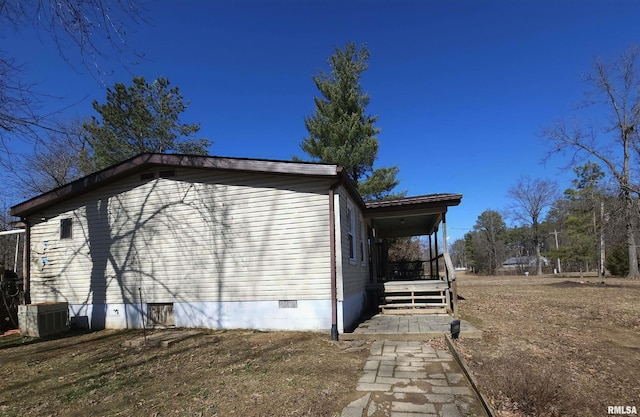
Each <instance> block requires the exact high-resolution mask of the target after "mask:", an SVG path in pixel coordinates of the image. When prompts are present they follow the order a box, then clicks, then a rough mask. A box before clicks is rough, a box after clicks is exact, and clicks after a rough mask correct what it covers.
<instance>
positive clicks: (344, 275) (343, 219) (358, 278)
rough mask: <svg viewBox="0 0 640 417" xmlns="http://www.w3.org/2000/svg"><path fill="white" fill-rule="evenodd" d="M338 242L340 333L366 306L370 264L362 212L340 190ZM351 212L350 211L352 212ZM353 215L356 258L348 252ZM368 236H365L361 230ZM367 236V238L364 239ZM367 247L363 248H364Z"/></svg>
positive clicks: (349, 325) (343, 191)
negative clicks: (350, 215) (350, 217)
mask: <svg viewBox="0 0 640 417" xmlns="http://www.w3.org/2000/svg"><path fill="white" fill-rule="evenodd" d="M338 194H339V207H340V209H339V214H340V216H339V219H337V221H339V226H340V227H339V233H337V235H339V237H340V238H339V240H338V237H336V241H339V242H340V245H339V246H340V250H339V253H337V254H336V256H337V257H338V262H337V267H338V274H337V275H338V300H339V301H340V304H341V308H340V309H339V316H341V317H342V319H341V320H339V322H340V323H341V324H342V326H343V327H342V328H341V329H340V330H341V331H344V328H350V327H351V326H352V325H353V324H354V322H355V321H356V320H357V319H358V318H359V317H360V314H361V313H362V311H363V309H364V307H365V303H366V286H367V282H368V281H369V264H368V253H367V250H368V248H367V244H366V243H367V242H366V224H365V223H364V222H365V220H364V218H363V215H362V212H361V210H360V208H359V207H358V206H357V205H356V204H355V203H354V202H353V200H352V199H351V197H350V196H349V195H348V194H347V192H346V191H345V189H344V188H342V187H341V188H339V193H338ZM349 209H350V210H349ZM349 211H351V213H352V219H351V221H352V222H353V230H352V232H355V235H354V236H353V239H354V242H355V250H354V253H353V254H354V258H353V259H352V258H351V256H350V248H349V237H348V236H349V229H350V228H349V224H350V222H349V216H348V213H349ZM363 227H364V230H365V232H364V233H363V232H362V230H363ZM363 234H364V236H363ZM363 243H364V244H363Z"/></svg>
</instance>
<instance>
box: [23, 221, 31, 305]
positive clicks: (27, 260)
mask: <svg viewBox="0 0 640 417" xmlns="http://www.w3.org/2000/svg"><path fill="white" fill-rule="evenodd" d="M22 222H23V223H24V242H23V245H24V246H23V254H22V287H23V288H22V290H23V292H24V304H25V305H27V304H31V224H30V223H29V220H28V219H27V218H24V217H23V218H22Z"/></svg>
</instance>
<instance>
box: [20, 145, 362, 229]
mask: <svg viewBox="0 0 640 417" xmlns="http://www.w3.org/2000/svg"><path fill="white" fill-rule="evenodd" d="M151 166H166V167H186V168H204V169H223V170H234V171H245V172H267V173H275V174H290V175H303V176H312V177H327V178H331V177H335V178H336V180H337V179H340V178H345V177H346V174H344V172H343V171H342V169H341V168H340V167H338V166H337V165H331V164H321V163H313V162H292V161H277V160H267V159H250V158H228V157H216V156H196V155H177V154H156V153H146V154H140V155H138V156H135V157H133V158H131V159H128V160H126V161H124V162H121V163H119V164H117V165H114V166H112V167H109V168H106V169H103V170H102V171H98V172H95V173H93V174H90V175H87V176H86V177H83V178H80V179H78V180H76V181H73V182H70V183H69V184H66V185H63V186H62V187H59V188H56V189H54V190H51V191H49V192H47V193H44V194H41V195H39V196H36V197H34V198H32V199H30V200H27V201H25V202H23V203H20V204H17V205H15V206H13V207H11V210H10V214H11V215H12V216H17V217H26V216H28V215H30V214H32V213H34V212H36V211H38V210H41V209H44V208H46V207H49V206H52V205H54V204H56V203H59V202H61V201H64V200H67V199H70V198H72V197H75V196H77V195H81V194H84V193H86V192H89V191H91V190H94V189H96V188H98V187H101V186H104V185H107V184H110V183H112V182H114V181H117V180H119V179H121V178H124V177H126V176H129V175H132V174H134V173H136V172H140V171H143V170H145V169H147V168H149V167H151ZM351 188H353V187H351Z"/></svg>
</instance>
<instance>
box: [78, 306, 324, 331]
mask: <svg viewBox="0 0 640 417" xmlns="http://www.w3.org/2000/svg"><path fill="white" fill-rule="evenodd" d="M140 307H141V306H140V305H139V304H138V305H136V304H130V303H129V304H124V303H111V304H76V305H70V306H69V316H70V317H72V318H73V319H72V321H73V322H74V324H76V325H78V326H79V327H91V324H92V321H93V322H96V321H104V323H105V327H106V328H109V329H132V328H134V329H137V328H142V323H143V322H145V321H146V318H147V307H148V306H147V304H145V303H143V304H142V310H141V309H140ZM173 308H174V322H175V326H176V327H186V328H208V329H235V328H238V329H260V330H327V329H329V328H330V327H331V301H330V300H298V302H297V307H296V308H295V309H294V308H281V307H280V306H279V302H278V301H222V302H217V301H197V302H177V303H173ZM141 311H142V313H141Z"/></svg>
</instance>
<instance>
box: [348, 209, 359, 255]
mask: <svg viewBox="0 0 640 417" xmlns="http://www.w3.org/2000/svg"><path fill="white" fill-rule="evenodd" d="M347 245H348V246H349V262H350V263H351V264H355V263H356V256H357V255H356V253H357V247H356V215H355V211H354V210H353V206H352V205H351V204H350V203H349V202H347Z"/></svg>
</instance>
